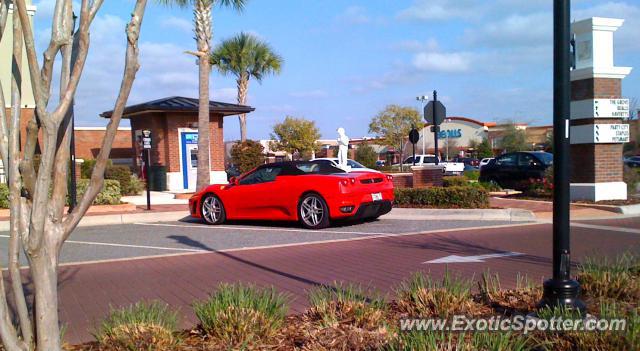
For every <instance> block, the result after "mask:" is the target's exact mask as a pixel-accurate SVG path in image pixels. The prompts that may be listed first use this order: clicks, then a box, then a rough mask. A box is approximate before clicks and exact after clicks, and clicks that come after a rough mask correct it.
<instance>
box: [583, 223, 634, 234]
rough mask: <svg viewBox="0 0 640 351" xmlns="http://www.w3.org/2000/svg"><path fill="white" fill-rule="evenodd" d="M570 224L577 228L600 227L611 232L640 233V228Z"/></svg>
mask: <svg viewBox="0 0 640 351" xmlns="http://www.w3.org/2000/svg"><path fill="white" fill-rule="evenodd" d="M571 226H572V227H578V228H588V229H600V230H607V231H613V232H622V233H632V234H640V229H633V228H624V227H612V226H608V225H595V224H586V223H576V222H571Z"/></svg>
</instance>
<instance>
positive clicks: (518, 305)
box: [478, 271, 542, 313]
mask: <svg viewBox="0 0 640 351" xmlns="http://www.w3.org/2000/svg"><path fill="white" fill-rule="evenodd" d="M478 291H479V292H480V297H481V300H482V301H483V302H484V303H485V304H487V305H488V306H489V307H491V308H493V309H494V310H496V311H497V312H499V313H505V312H510V313H527V312H530V311H533V310H534V309H535V306H536V305H537V304H538V302H540V300H541V299H542V288H541V287H540V286H537V285H535V284H532V283H531V282H530V281H529V280H528V279H527V277H522V276H521V275H520V274H518V276H517V277H516V288H515V289H503V288H502V286H501V284H500V278H499V276H498V275H497V274H491V273H490V272H488V271H487V272H485V273H484V274H483V275H482V279H481V280H480V281H479V282H478Z"/></svg>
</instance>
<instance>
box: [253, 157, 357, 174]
mask: <svg viewBox="0 0 640 351" xmlns="http://www.w3.org/2000/svg"><path fill="white" fill-rule="evenodd" d="M275 167H279V168H282V171H280V173H279V175H305V174H340V173H347V172H345V171H344V170H343V169H340V168H337V167H335V166H333V164H332V162H331V161H328V160H315V161H285V162H274V163H268V164H265V165H262V166H260V167H258V168H257V169H261V168H275Z"/></svg>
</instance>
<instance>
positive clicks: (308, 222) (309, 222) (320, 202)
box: [298, 194, 330, 229]
mask: <svg viewBox="0 0 640 351" xmlns="http://www.w3.org/2000/svg"><path fill="white" fill-rule="evenodd" d="M298 218H300V223H301V224H302V226H303V227H305V228H308V229H322V228H326V227H328V226H329V224H330V222H329V207H328V206H327V203H326V202H325V201H324V199H323V198H322V197H320V195H318V194H307V195H305V196H304V197H303V198H302V199H300V203H299V204H298Z"/></svg>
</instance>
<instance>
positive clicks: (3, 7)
mask: <svg viewBox="0 0 640 351" xmlns="http://www.w3.org/2000/svg"><path fill="white" fill-rule="evenodd" d="M8 2H9V0H0V40H2V37H3V36H4V31H5V30H6V28H7V19H8V17H9V4H8ZM0 104H1V105H2V107H1V108H0V157H2V165H3V166H4V167H7V165H8V164H9V136H8V135H9V132H8V130H7V112H6V108H5V106H7V105H6V100H5V98H4V89H2V87H1V86H0Z"/></svg>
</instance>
